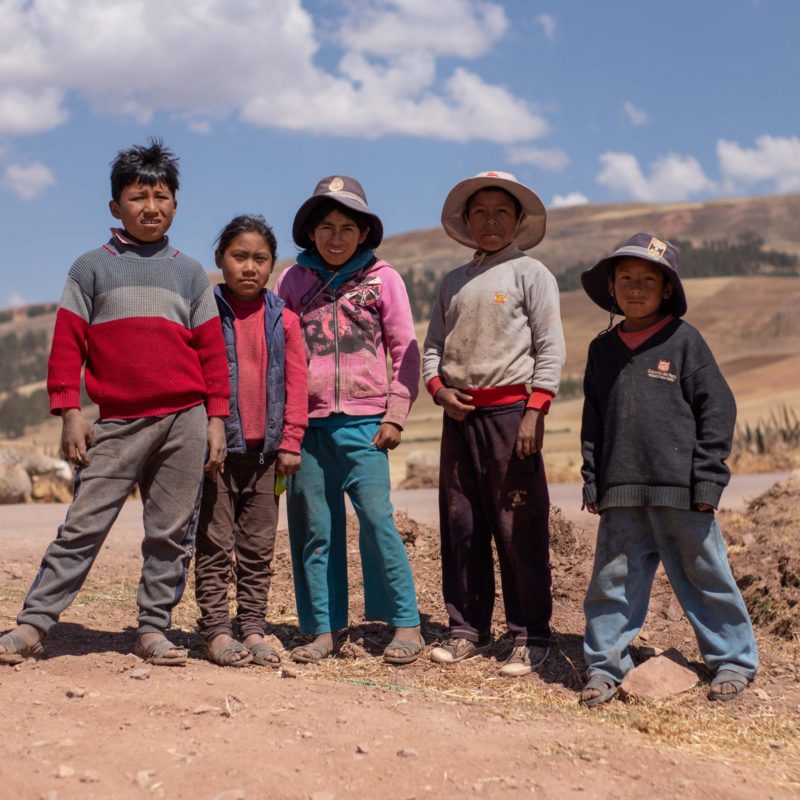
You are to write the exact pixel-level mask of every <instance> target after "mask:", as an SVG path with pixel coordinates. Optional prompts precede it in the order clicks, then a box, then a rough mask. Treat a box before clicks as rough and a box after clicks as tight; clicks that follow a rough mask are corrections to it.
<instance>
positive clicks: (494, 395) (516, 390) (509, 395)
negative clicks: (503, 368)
mask: <svg viewBox="0 0 800 800" xmlns="http://www.w3.org/2000/svg"><path fill="white" fill-rule="evenodd" d="M462 391H463V392H465V393H466V394H468V395H470V396H471V397H472V402H471V403H470V405H473V406H475V407H476V408H486V407H487V406H508V405H511V403H524V402H527V400H528V390H527V389H526V388H525V384H524V383H515V384H513V385H512V386H489V387H487V388H486V389H462Z"/></svg>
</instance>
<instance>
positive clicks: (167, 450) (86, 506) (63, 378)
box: [0, 139, 229, 666]
mask: <svg viewBox="0 0 800 800" xmlns="http://www.w3.org/2000/svg"><path fill="white" fill-rule="evenodd" d="M178 186H179V173H178V165H177V159H176V158H175V157H174V155H173V154H172V153H171V152H170V151H169V150H168V149H167V148H165V147H164V145H163V143H162V142H161V141H160V140H159V139H151V140H150V142H149V145H148V146H146V147H143V146H137V147H132V148H130V149H128V150H124V151H122V152H120V153H119V154H118V155H117V158H116V159H115V160H114V162H113V163H112V168H111V192H112V199H111V202H110V203H109V208H110V210H111V214H112V216H113V217H115V218H116V219H118V220H120V221H121V222H122V227H121V228H112V236H111V238H110V239H109V241H108V242H107V243H106V244H104V245H103V246H102V247H99V248H97V249H96V250H92V251H90V252H88V253H85V254H84V255H82V256H81V257H80V258H78V260H77V261H76V262H75V263H74V264H73V265H72V267H71V268H70V271H69V275H68V277H67V282H66V286H65V288H64V294H63V296H62V299H61V304H60V307H59V310H58V314H57V316H56V325H55V331H54V334H53V344H52V348H51V351H50V360H49V362H48V376H47V389H48V392H49V393H50V408H51V412H52V413H53V414H55V415H60V416H61V419H62V435H61V446H62V450H63V453H64V456H65V458H67V459H68V460H69V461H70V462H71V463H72V464H74V465H75V466H76V467H77V468H78V470H77V473H76V476H75V497H74V499H73V502H72V505H71V506H70V508H69V510H68V512H67V517H66V520H65V522H64V524H63V525H62V526H61V528H60V529H59V531H58V536H57V538H56V539H55V540H54V541H53V542H52V543H51V544H50V545H49V547H48V548H47V550H46V552H45V555H44V558H43V560H42V564H41V567H40V568H39V572H38V574H37V576H36V579H35V580H34V582H33V585H32V586H31V588H30V590H29V591H28V594H27V596H26V598H25V601H24V605H23V608H22V611H21V612H20V614H19V616H18V617H17V628H15V629H14V630H13V631H12V632H11V633H8V634H6V635H5V636H2V637H0V663H4V664H16V663H19V662H20V661H23V660H24V659H25V658H29V657H37V656H40V655H42V653H43V650H44V648H43V646H42V641H43V639H44V638H45V636H46V635H47V633H48V631H49V630H50V629H51V628H52V627H53V625H55V624H56V622H57V621H58V618H59V616H60V614H61V613H62V612H63V611H64V610H65V609H66V608H67V606H68V605H69V604H70V603H71V602H72V600H73V599H74V598H75V596H76V594H77V593H78V590H79V589H80V587H81V585H82V584H83V581H84V580H85V578H86V576H87V574H88V573H89V569H90V568H91V566H92V563H93V562H94V559H95V558H96V556H97V554H98V553H99V551H100V548H101V547H102V545H103V542H104V540H105V538H106V536H107V534H108V532H109V529H110V528H111V525H112V524H113V522H114V520H115V519H116V517H117V515H118V514H119V511H120V509H121V508H122V505H123V503H124V502H125V500H126V498H127V497H128V495H129V494H130V492H131V490H132V489H133V488H134V486H136V485H137V484H138V485H139V488H140V490H141V496H142V505H143V517H144V541H143V542H142V554H143V556H144V564H143V566H142V574H141V580H140V582H139V591H138V595H137V602H138V606H139V616H138V621H139V625H138V630H137V641H136V653H137V654H138V655H139V656H140V657H141V658H143V659H144V660H145V661H148V662H150V663H153V664H162V665H169V666H182V665H184V664H185V663H186V657H187V653H186V650H185V649H184V648H181V647H175V646H173V645H172V643H171V642H170V641H169V640H168V639H167V638H166V636H165V635H164V631H166V629H167V628H169V626H170V622H171V612H172V608H173V607H174V606H175V605H176V604H177V602H178V601H179V600H180V597H181V594H182V593H183V588H184V584H185V576H186V569H187V567H188V563H189V560H190V558H191V546H192V541H191V531H192V530H193V525H192V523H193V521H194V517H195V514H196V507H197V502H198V499H199V490H200V486H201V482H202V474H203V460H204V454H205V451H206V446H207V445H208V448H209V455H208V458H209V461H210V462H211V463H213V464H216V465H218V466H219V468H221V466H222V464H223V462H224V460H225V432H224V426H223V421H222V417H226V416H227V415H228V396H229V386H228V365H227V360H226V356H225V346H224V343H223V339H222V329H221V325H220V320H219V316H218V314H217V307H216V303H215V302H214V298H213V295H212V293H211V286H210V284H209V280H208V275H207V274H206V272H205V270H204V269H203V267H202V266H201V265H200V264H199V263H198V262H197V261H195V260H193V259H191V258H189V257H188V256H185V255H183V254H182V253H181V252H180V251H179V250H176V249H175V248H174V247H173V246H172V245H171V244H170V242H169V239H168V238H167V236H166V233H167V231H168V230H169V227H170V225H171V224H172V220H173V218H174V216H175V211H176V207H177V201H176V199H175V193H176V192H177V190H178ZM84 365H85V368H86V369H85V380H86V389H87V392H88V393H89V396H90V397H91V398H92V400H94V401H95V402H96V403H97V405H98V406H99V409H100V417H99V419H98V420H97V421H96V422H95V423H94V424H93V425H92V426H91V427H90V426H89V425H88V424H87V423H86V422H85V420H84V419H83V417H82V416H81V412H80V377H81V368H82V367H83V366H84ZM204 406H205V408H204Z"/></svg>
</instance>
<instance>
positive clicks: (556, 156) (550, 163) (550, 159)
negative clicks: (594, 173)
mask: <svg viewBox="0 0 800 800" xmlns="http://www.w3.org/2000/svg"><path fill="white" fill-rule="evenodd" d="M506 155H507V156H508V160H509V161H510V162H511V163H512V164H532V165H533V166H534V167H539V169H545V170H548V171H549V172H561V170H563V169H566V168H567V167H568V166H569V156H568V155H567V153H566V152H565V151H564V150H562V149H561V148H560V147H549V148H545V147H533V146H532V145H521V146H516V147H509V148H508V152H507V154H506Z"/></svg>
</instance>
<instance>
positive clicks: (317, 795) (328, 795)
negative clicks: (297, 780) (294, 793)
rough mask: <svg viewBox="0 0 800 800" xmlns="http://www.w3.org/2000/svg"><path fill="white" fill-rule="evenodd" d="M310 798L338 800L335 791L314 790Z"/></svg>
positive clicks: (312, 799) (313, 799)
mask: <svg viewBox="0 0 800 800" xmlns="http://www.w3.org/2000/svg"><path fill="white" fill-rule="evenodd" d="M309 800H336V795H335V794H334V793H333V792H312V793H311V794H310V795H309Z"/></svg>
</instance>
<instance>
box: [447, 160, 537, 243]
mask: <svg viewBox="0 0 800 800" xmlns="http://www.w3.org/2000/svg"><path fill="white" fill-rule="evenodd" d="M481 189H504V190H505V191H507V192H508V193H509V194H510V195H512V196H513V197H516V198H517V200H518V201H519V204H520V205H521V206H522V213H523V217H522V221H521V222H520V224H519V227H518V228H517V233H516V235H515V236H514V242H515V243H516V245H517V247H519V249H520V250H530V249H531V247H535V246H536V245H537V244H539V242H541V241H542V239H544V233H545V228H546V224H547V211H545V208H544V203H542V201H541V200H540V199H539V195H537V194H536V192H534V191H533V190H532V189H529V188H528V187H527V186H525V184H523V183H520V182H519V181H518V180H517V179H516V177H515V176H514V175H512V174H511V173H510V172H479V173H478V174H477V175H475V177H473V178H467V179H466V180H464V181H461V182H460V183H457V184H456V185H455V186H454V187H453V188H452V189H451V190H450V193H449V194H448V195H447V198H446V199H445V201H444V207H443V208H442V227H443V228H444V229H445V231H446V232H447V235H448V236H449V237H450V238H451V239H455V240H456V241H457V242H460V243H461V244H464V245H466V246H467V247H472V248H473V249H478V243H477V242H476V241H475V240H474V239H473V238H472V234H471V233H470V232H469V226H468V225H467V218H466V215H465V213H464V212H465V211H466V208H467V200H469V198H470V197H472V195H473V194H475V192H478V191H480V190H481Z"/></svg>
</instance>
